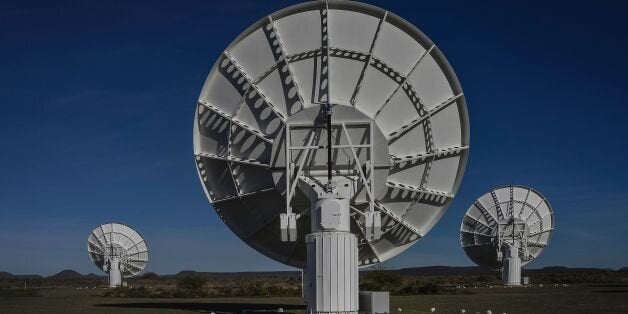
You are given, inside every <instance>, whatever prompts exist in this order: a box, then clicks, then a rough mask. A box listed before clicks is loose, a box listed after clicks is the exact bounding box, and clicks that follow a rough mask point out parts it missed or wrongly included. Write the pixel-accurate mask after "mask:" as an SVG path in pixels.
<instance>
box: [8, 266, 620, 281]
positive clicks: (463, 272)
mask: <svg viewBox="0 0 628 314" xmlns="http://www.w3.org/2000/svg"><path fill="white" fill-rule="evenodd" d="M375 270H376V269H373V268H368V269H365V270H362V271H363V272H369V271H375ZM384 271H386V272H396V273H399V274H400V275H403V276H421V277H429V276H463V277H464V276H486V275H489V276H492V275H495V274H498V273H499V271H497V270H492V269H490V268H485V267H480V266H468V267H467V266H425V267H407V268H401V269H394V270H393V269H391V270H384ZM523 272H524V274H562V273H618V272H622V273H626V272H628V267H623V268H621V269H619V270H613V269H609V268H569V267H565V266H548V267H543V268H524V269H523ZM189 276H200V277H204V278H207V279H220V278H223V279H229V278H261V277H264V278H269V277H275V278H288V277H301V272H300V271H259V272H198V271H193V270H184V271H180V272H178V273H176V274H171V275H157V274H155V273H152V272H149V273H145V274H143V275H140V276H139V277H138V279H142V278H144V277H145V278H144V279H149V278H156V279H159V278H163V279H179V278H183V277H189ZM106 277H107V276H106V275H104V274H103V275H99V274H94V273H89V274H87V275H82V274H80V273H79V272H77V271H74V270H71V269H66V270H63V271H60V272H59V273H57V274H54V275H52V276H48V277H43V276H40V275H14V274H12V273H9V272H0V280H2V279H7V280H10V279H44V278H45V279H99V278H100V279H102V278H106Z"/></svg>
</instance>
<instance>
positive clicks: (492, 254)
mask: <svg viewBox="0 0 628 314" xmlns="http://www.w3.org/2000/svg"><path fill="white" fill-rule="evenodd" d="M553 230H554V211H553V210H552V207H551V206H550V204H549V202H548V201H547V199H546V198H545V197H543V195H541V194H540V193H539V192H537V191H535V190H533V189H532V188H529V187H525V186H520V185H511V186H505V187H501V188H497V189H494V190H492V191H490V192H489V193H486V194H484V195H482V197H480V198H479V199H478V200H477V201H475V203H473V205H471V207H469V209H468V210H467V213H466V215H465V216H464V219H463V220H462V225H461V226H460V243H461V245H462V247H463V249H464V251H465V253H466V254H467V256H469V258H470V259H471V260H472V261H473V262H475V263H476V264H478V265H480V266H486V267H490V268H494V269H502V277H503V280H504V283H505V284H506V285H520V284H521V266H523V265H525V264H527V263H529V262H531V261H533V260H534V259H536V258H537V257H538V256H539V255H540V254H541V252H542V251H543V249H544V248H545V247H546V246H547V244H548V243H549V240H550V237H551V235H552V231H553Z"/></svg>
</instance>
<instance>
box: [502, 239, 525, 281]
mask: <svg viewBox="0 0 628 314" xmlns="http://www.w3.org/2000/svg"><path fill="white" fill-rule="evenodd" d="M504 251H505V252H504V267H503V268H502V280H503V281H504V284H505V285H507V286H520V285H521V258H520V257H519V246H518V245H517V244H511V245H506V247H505V249H504Z"/></svg>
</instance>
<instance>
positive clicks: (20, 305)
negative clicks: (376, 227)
mask: <svg viewBox="0 0 628 314" xmlns="http://www.w3.org/2000/svg"><path fill="white" fill-rule="evenodd" d="M464 290H465V291H467V292H468V293H465V294H457V295H417V296H393V297H391V300H390V301H391V306H390V309H391V312H392V313H399V314H401V313H431V309H432V308H435V311H434V313H461V310H462V309H464V310H465V311H466V313H481V314H484V313H486V311H487V310H491V311H492V313H493V314H498V313H509V314H515V313H522V314H530V313H551V314H561V313H570V314H573V313H628V286H585V285H580V286H568V287H565V286H558V287H555V286H553V285H545V286H544V287H527V288H504V287H493V288H466V289H464ZM102 292H103V291H102V290H76V289H47V290H39V291H38V292H37V293H36V294H35V295H29V294H26V295H21V294H16V295H6V294H4V295H2V296H0V313H88V312H89V313H185V312H187V313H194V312H196V313H211V312H214V313H216V314H218V313H240V312H243V311H264V312H266V313H268V312H272V311H276V310H278V309H279V308H282V309H283V311H284V313H286V312H288V313H303V312H304V309H305V306H304V305H303V302H302V300H301V298H217V299H120V298H106V297H103V296H101V295H102Z"/></svg>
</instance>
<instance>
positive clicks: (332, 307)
mask: <svg viewBox="0 0 628 314" xmlns="http://www.w3.org/2000/svg"><path fill="white" fill-rule="evenodd" d="M349 196H350V185H349V184H347V186H345V185H344V184H336V187H335V188H334V190H333V192H332V193H326V192H325V191H323V190H321V189H317V191H316V192H312V196H311V201H312V205H311V206H312V208H311V211H312V233H311V234H308V235H306V237H305V242H306V244H307V267H306V269H305V270H304V271H305V277H306V278H305V280H304V294H305V300H306V303H307V312H308V313H357V312H358V307H359V304H358V296H359V287H358V240H357V237H356V236H355V235H354V234H352V233H351V232H350V219H351V218H350V208H349Z"/></svg>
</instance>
